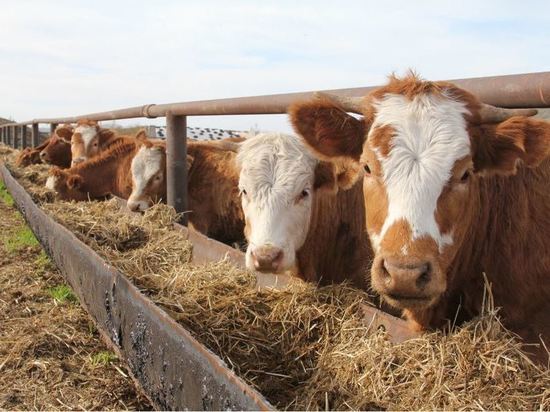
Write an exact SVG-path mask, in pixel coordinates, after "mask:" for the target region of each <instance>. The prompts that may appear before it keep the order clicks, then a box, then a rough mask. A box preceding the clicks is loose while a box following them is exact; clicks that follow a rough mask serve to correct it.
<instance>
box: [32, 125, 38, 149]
mask: <svg viewBox="0 0 550 412" xmlns="http://www.w3.org/2000/svg"><path fill="white" fill-rule="evenodd" d="M39 140H40V135H39V131H38V123H33V124H32V129H31V146H32V147H33V148H35V147H37V146H39V145H40V143H39Z"/></svg>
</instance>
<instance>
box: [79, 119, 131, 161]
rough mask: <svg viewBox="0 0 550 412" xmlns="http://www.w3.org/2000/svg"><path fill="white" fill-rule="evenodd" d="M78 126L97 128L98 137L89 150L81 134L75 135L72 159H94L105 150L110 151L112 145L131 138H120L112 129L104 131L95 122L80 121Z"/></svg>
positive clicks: (93, 140)
mask: <svg viewBox="0 0 550 412" xmlns="http://www.w3.org/2000/svg"><path fill="white" fill-rule="evenodd" d="M78 126H90V127H95V129H96V135H95V136H94V137H93V139H92V140H91V142H90V145H89V147H88V148H86V147H85V145H84V141H83V140H82V136H81V134H80V133H74V134H73V135H72V139H71V157H72V159H81V158H84V159H86V160H90V159H92V158H93V157H95V156H97V155H99V154H100V153H102V152H103V151H105V150H108V149H109V147H110V146H111V145H112V144H116V143H117V142H118V141H120V140H121V139H122V140H123V139H127V138H130V136H122V135H121V136H119V135H117V134H116V133H115V132H114V131H112V130H110V129H102V128H101V127H100V126H99V125H98V123H97V122H96V121H93V120H86V119H84V120H79V121H78V123H77V127H78ZM73 163H74V162H73Z"/></svg>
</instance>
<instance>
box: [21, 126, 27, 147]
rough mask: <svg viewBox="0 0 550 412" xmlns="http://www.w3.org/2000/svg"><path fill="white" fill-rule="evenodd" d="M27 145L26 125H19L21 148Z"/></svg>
mask: <svg viewBox="0 0 550 412" xmlns="http://www.w3.org/2000/svg"><path fill="white" fill-rule="evenodd" d="M26 147H27V126H26V125H23V126H21V149H25V148H26Z"/></svg>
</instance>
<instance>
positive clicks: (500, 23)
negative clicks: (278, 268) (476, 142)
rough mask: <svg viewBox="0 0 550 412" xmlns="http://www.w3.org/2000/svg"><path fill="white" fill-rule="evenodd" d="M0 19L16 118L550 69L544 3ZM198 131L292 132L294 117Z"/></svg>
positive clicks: (249, 5)
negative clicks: (413, 73)
mask: <svg viewBox="0 0 550 412" xmlns="http://www.w3.org/2000/svg"><path fill="white" fill-rule="evenodd" d="M0 9H1V10H2V14H0V85H1V88H0V116H3V117H8V116H9V117H12V118H14V119H16V120H27V119H31V118H34V117H53V116H62V115H77V114H85V113H90V112H97V111H103V110H109V109H116V108H121V107H125V106H137V105H141V104H146V103H168V102H177V101H188V100H197V99H212V98H222V97H236V96H249V95H259V94H271V93H284V92H291V91H305V90H316V89H326V88H340V87H358V86H368V85H375V84H380V83H382V82H384V79H385V78H386V76H387V75H388V74H389V73H391V72H394V71H395V72H397V73H404V72H405V71H406V70H407V69H408V68H414V69H416V70H417V71H418V72H419V73H420V74H421V75H422V76H424V77H426V78H429V79H448V78H462V77H474V76H489V75H498V74H511V73H521V72H534V71H547V70H550V2H548V1H523V2H518V1H496V0H484V1H480V0H477V1H417V2H412V1H399V0H393V1H391V2H383V1H380V0H378V1H347V2H336V1H300V2H298V1H277V2H269V1H236V0H233V1H208V0H203V1H168V0H161V1H155V2H143V3H141V2H139V1H133V2H126V1H112V0H111V1H101V0H96V1H31V0H28V1H27V0H17V1H6V0H3V1H0ZM162 122H163V121H162V119H156V120H152V121H150V120H147V121H145V120H144V121H143V123H153V124H162ZM129 123H130V124H132V123H136V120H131V121H129ZM189 124H190V125H191V126H212V127H226V128H235V129H248V128H249V127H251V126H252V125H254V124H257V125H258V126H259V127H260V128H261V129H265V130H284V131H288V130H290V128H289V126H288V123H287V121H286V119H285V117H284V116H239V117H233V116H231V117H230V116H221V117H191V118H190V119H189Z"/></svg>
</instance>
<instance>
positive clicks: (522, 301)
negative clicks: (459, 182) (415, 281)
mask: <svg viewBox="0 0 550 412" xmlns="http://www.w3.org/2000/svg"><path fill="white" fill-rule="evenodd" d="M548 182H550V160H547V161H545V162H544V163H543V164H542V165H541V166H539V167H538V168H536V169H528V168H520V169H519V170H518V173H517V174H516V175H515V176H509V177H499V176H497V177H489V178H481V179H479V180H477V181H476V182H475V186H474V187H473V190H472V197H471V199H470V202H469V204H470V206H469V209H470V213H471V215H472V220H471V224H470V226H469V231H468V232H467V234H466V236H465V238H464V240H463V243H462V245H461V247H460V249H459V252H458V253H457V256H456V257H455V259H454V260H453V263H452V265H451V269H450V271H449V278H450V279H451V283H450V284H449V292H448V293H447V296H446V298H447V299H446V300H447V303H445V299H444V301H443V302H444V303H441V304H440V305H444V304H447V305H449V303H448V302H449V301H450V302H458V301H459V302H460V304H461V305H462V306H463V307H464V309H465V311H466V313H465V314H464V315H465V316H466V317H467V318H469V317H472V316H475V315H477V314H478V313H479V308H480V307H481V302H482V299H483V292H484V276H483V274H484V273H485V275H486V276H487V279H488V281H489V283H490V284H491V290H492V293H493V296H494V299H495V304H496V306H508V307H516V306H520V307H525V305H527V306H528V305H529V303H530V301H533V302H536V301H539V302H540V299H537V298H535V297H534V296H533V294H541V295H544V294H548V293H550V286H548V268H550V244H549V243H548V239H549V238H550V233H549V232H548V229H546V227H547V225H546V226H545V225H544V224H542V225H541V224H540V222H545V221H548V216H549V214H550V210H549V209H550V194H549V191H548V186H549V184H548ZM533 256H535V257H537V258H538V259H533ZM540 259H543V260H544V261H542V262H541V261H540ZM522 275H525V276H522ZM518 276H521V280H520V278H518ZM528 296H531V298H527V297H528ZM439 311H440V312H441V311H445V312H446V316H447V318H450V319H452V318H453V317H454V314H455V312H456V306H454V307H453V306H452V305H449V307H448V308H446V309H443V308H439ZM503 314H504V315H505V317H506V318H510V317H512V318H513V316H514V315H515V314H511V313H503ZM431 326H439V325H437V324H432V325H431Z"/></svg>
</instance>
